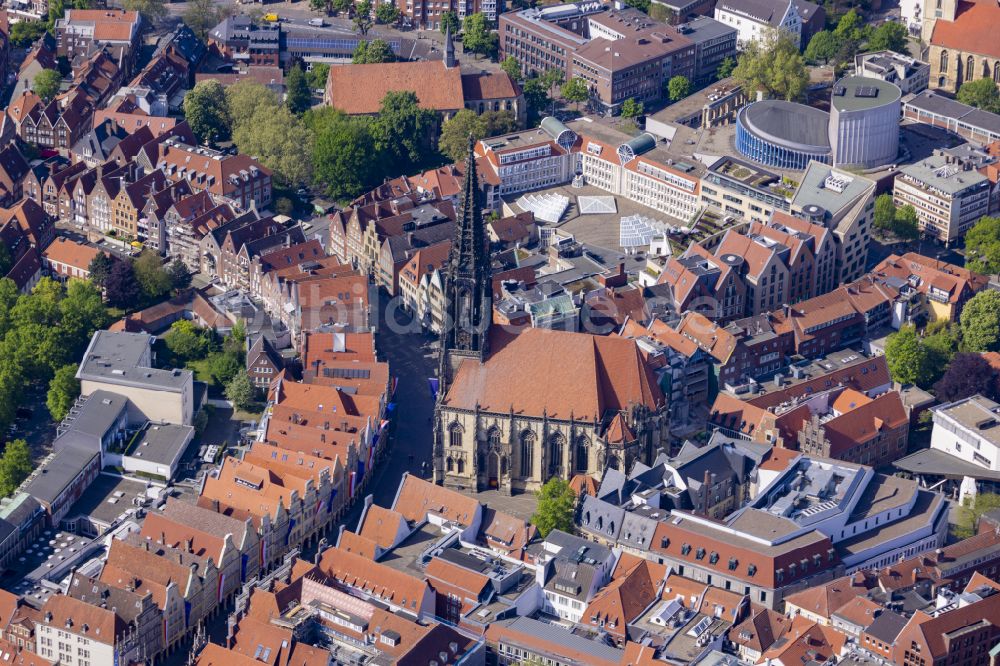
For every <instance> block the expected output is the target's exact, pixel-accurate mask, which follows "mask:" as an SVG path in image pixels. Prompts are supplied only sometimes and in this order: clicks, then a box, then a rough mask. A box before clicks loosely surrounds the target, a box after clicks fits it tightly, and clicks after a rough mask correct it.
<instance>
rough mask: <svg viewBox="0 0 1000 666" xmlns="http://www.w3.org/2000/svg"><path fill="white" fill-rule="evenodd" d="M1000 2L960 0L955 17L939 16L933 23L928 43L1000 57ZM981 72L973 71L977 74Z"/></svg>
mask: <svg viewBox="0 0 1000 666" xmlns="http://www.w3.org/2000/svg"><path fill="white" fill-rule="evenodd" d="M998 25H1000V6H998V5H997V3H996V2H995V1H994V0H972V1H971V2H969V1H966V0H962V1H960V2H959V3H958V9H957V11H956V12H955V20H954V21H945V20H944V19H938V20H937V21H935V23H934V32H933V34H932V35H931V44H932V45H934V46H941V47H944V48H949V49H957V50H958V51H961V52H963V53H975V54H977V55H982V56H989V57H991V58H1000V39H997V34H996V27H997V26H998ZM979 74H980V72H978V71H977V72H976V73H975V76H976V77H977V78H978V76H979Z"/></svg>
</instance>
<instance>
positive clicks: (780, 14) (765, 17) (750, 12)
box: [719, 0, 788, 28]
mask: <svg viewBox="0 0 1000 666" xmlns="http://www.w3.org/2000/svg"><path fill="white" fill-rule="evenodd" d="M719 7H720V8H721V9H723V10H725V11H730V12H736V13H739V14H743V15H744V16H749V17H750V18H753V19H755V20H757V21H760V22H761V23H767V24H768V25H770V26H771V27H773V28H777V27H778V26H779V25H780V23H781V19H782V18H784V16H785V12H786V11H787V9H788V0H722V2H720V3H719Z"/></svg>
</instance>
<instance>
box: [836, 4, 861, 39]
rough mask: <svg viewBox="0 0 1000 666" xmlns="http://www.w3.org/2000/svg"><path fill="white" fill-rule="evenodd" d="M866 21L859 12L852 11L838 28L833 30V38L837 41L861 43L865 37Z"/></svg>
mask: <svg viewBox="0 0 1000 666" xmlns="http://www.w3.org/2000/svg"><path fill="white" fill-rule="evenodd" d="M863 30H864V21H863V20H862V19H861V15H860V14H858V12H857V10H855V9H851V11H849V12H847V13H846V14H844V15H843V16H841V17H840V21H838V22H837V27H836V28H834V30H833V36H834V37H836V38H837V39H842V40H843V39H849V40H854V41H860V40H861V39H862V37H863V36H864V33H863Z"/></svg>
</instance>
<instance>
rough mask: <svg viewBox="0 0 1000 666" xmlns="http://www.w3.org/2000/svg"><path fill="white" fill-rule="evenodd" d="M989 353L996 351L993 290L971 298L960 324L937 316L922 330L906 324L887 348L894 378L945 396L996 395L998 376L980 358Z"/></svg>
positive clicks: (998, 300) (998, 295)
mask: <svg viewBox="0 0 1000 666" xmlns="http://www.w3.org/2000/svg"><path fill="white" fill-rule="evenodd" d="M988 351H1000V292H997V291H993V290H984V291H981V292H980V293H978V294H976V295H975V296H973V297H972V298H971V299H969V301H968V302H967V303H966V304H965V306H964V307H963V308H962V314H961V316H960V318H959V322H958V324H952V323H951V322H948V321H942V320H938V321H934V322H931V323H930V324H929V325H928V326H927V327H926V328H925V329H924V330H923V331H919V330H918V329H917V327H916V326H914V325H912V324H910V325H907V326H904V327H903V328H901V329H900V330H899V331H898V332H896V333H893V334H892V335H890V336H889V339H888V340H887V341H886V346H885V356H886V362H887V363H888V365H889V371H890V372H891V373H892V377H893V379H895V380H896V381H898V382H900V383H902V384H915V385H916V386H919V387H920V388H923V389H933V390H934V391H935V393H937V394H938V397H939V398H941V399H945V400H957V399H959V398H962V397H967V396H968V395H972V394H974V393H977V392H982V393H985V394H987V395H995V394H996V374H995V372H993V371H992V370H990V369H989V364H988V363H986V361H984V360H983V359H982V357H981V356H980V354H981V353H982V352H988Z"/></svg>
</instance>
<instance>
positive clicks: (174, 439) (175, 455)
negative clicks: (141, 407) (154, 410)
mask: <svg viewBox="0 0 1000 666" xmlns="http://www.w3.org/2000/svg"><path fill="white" fill-rule="evenodd" d="M192 437H194V428H193V427H192V426H187V425H174V424H170V423H148V424H146V427H145V429H144V430H143V432H142V434H140V435H139V438H138V444H136V445H135V446H134V447H132V449H130V450H129V452H128V457H130V458H137V459H139V460H148V461H150V462H154V463H158V464H161V465H173V464H174V463H175V462H176V461H177V460H178V459H179V458H180V457H181V455H182V454H183V453H184V449H186V448H187V446H188V444H190V443H191V439H192Z"/></svg>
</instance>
